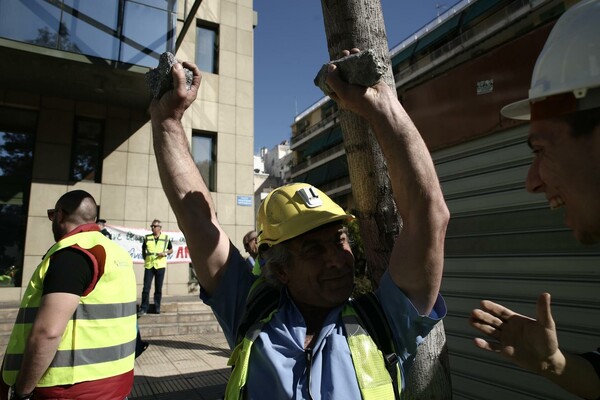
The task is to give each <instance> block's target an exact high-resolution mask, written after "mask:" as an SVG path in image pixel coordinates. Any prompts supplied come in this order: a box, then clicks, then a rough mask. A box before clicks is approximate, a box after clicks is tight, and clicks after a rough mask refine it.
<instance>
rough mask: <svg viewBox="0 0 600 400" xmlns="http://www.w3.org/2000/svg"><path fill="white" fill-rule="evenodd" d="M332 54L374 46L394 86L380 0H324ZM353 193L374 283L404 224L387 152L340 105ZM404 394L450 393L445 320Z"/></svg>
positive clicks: (437, 395) (430, 395) (428, 340)
mask: <svg viewBox="0 0 600 400" xmlns="http://www.w3.org/2000/svg"><path fill="white" fill-rule="evenodd" d="M321 6H322V9H323V19H324V23H325V33H326V35H327V45H328V49H329V56H330V58H331V59H332V60H334V59H337V58H339V57H340V56H341V52H342V50H344V49H348V50H349V49H351V48H354V47H357V48H359V49H361V50H366V49H372V50H373V51H374V52H375V54H376V55H377V57H379V58H380V59H381V60H382V62H384V63H385V64H387V65H388V69H387V72H386V73H385V75H384V76H383V78H382V79H383V80H384V82H385V83H386V84H388V85H389V86H390V87H391V88H393V89H394V92H395V91H396V90H395V84H394V77H393V75H392V67H391V62H390V56H389V49H388V43H387V37H386V33H385V25H384V22H383V14H382V10H381V2H380V0H321ZM340 125H341V128H342V132H343V137H344V148H345V150H346V157H347V160H348V169H349V174H350V182H351V185H352V194H353V197H354V202H355V204H356V214H357V217H358V221H359V226H360V234H361V238H362V240H363V244H364V250H365V258H366V259H367V265H368V268H369V272H370V274H371V280H372V282H373V285H374V287H377V286H378V284H379V280H380V278H381V276H382V275H383V273H384V271H385V269H386V268H387V266H388V262H389V258H390V254H391V251H392V248H393V245H394V241H395V239H396V237H397V235H398V234H399V232H400V230H401V229H402V221H401V220H400V217H399V216H398V213H397V210H396V205H395V202H394V200H393V197H392V193H391V183H390V178H389V176H388V173H387V167H386V164H385V160H384V158H383V154H382V152H381V149H380V148H379V145H378V143H377V141H376V139H375V136H374V135H373V133H372V132H371V131H370V127H369V125H368V123H367V122H366V121H365V120H363V119H362V118H360V117H359V116H357V115H355V114H353V113H351V112H349V111H346V110H341V111H340ZM402 398H403V399H411V400H412V399H419V400H420V399H450V398H452V388H451V382H450V371H449V368H448V352H447V348H446V336H445V333H444V326H443V323H442V322H441V321H440V323H438V324H437V325H436V327H435V328H434V330H433V331H432V332H431V333H430V334H429V335H428V336H427V338H426V340H425V342H424V343H423V345H422V346H420V347H419V350H418V352H417V356H416V359H415V362H414V364H413V366H412V369H411V373H410V374H409V376H408V379H407V382H406V389H405V391H404V392H403V395H402Z"/></svg>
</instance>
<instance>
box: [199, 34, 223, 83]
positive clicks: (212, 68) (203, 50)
mask: <svg viewBox="0 0 600 400" xmlns="http://www.w3.org/2000/svg"><path fill="white" fill-rule="evenodd" d="M218 57H219V34H218V31H217V28H216V27H215V28H213V27H209V26H207V25H198V26H197V27H196V65H197V66H198V68H200V70H201V71H205V72H210V73H211V74H218V73H219V71H218V69H219V62H218Z"/></svg>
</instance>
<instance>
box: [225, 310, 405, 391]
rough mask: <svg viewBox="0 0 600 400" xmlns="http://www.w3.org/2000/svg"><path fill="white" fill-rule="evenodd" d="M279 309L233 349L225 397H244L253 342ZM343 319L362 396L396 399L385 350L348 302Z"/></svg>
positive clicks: (398, 373) (250, 331)
mask: <svg viewBox="0 0 600 400" xmlns="http://www.w3.org/2000/svg"><path fill="white" fill-rule="evenodd" d="M276 311H277V310H275V311H273V312H272V313H271V314H270V315H269V316H268V317H267V318H265V319H263V320H261V321H258V322H256V323H255V324H254V325H253V326H251V327H250V329H248V332H247V333H246V336H245V337H244V339H243V340H242V341H241V342H240V343H239V344H238V345H237V346H236V347H235V349H233V352H232V354H231V357H230V358H229V361H228V363H227V365H229V366H233V371H232V373H231V376H230V378H229V382H228V383H227V388H226V389H225V399H227V400H238V399H244V398H245V391H246V383H247V379H248V366H249V365H250V353H251V350H252V345H253V343H254V341H255V340H256V338H257V337H258V335H259V333H260V332H261V330H262V327H263V326H264V325H265V324H267V323H268V322H269V321H270V320H271V317H272V316H273V314H275V312H276ZM342 320H343V322H344V326H345V327H346V334H347V336H346V340H347V341H348V347H349V348H350V354H351V356H352V363H353V364H354V371H355V373H356V378H357V381H358V387H359V389H360V393H361V395H362V398H363V399H364V400H381V399H394V396H395V394H394V387H393V386H392V379H391V377H390V373H389V372H388V370H387V369H386V366H385V360H384V358H383V354H382V353H381V351H380V350H379V349H378V347H377V345H376V344H375V342H374V341H373V339H371V336H369V334H368V333H367V332H366V331H365V330H364V329H363V328H362V326H361V324H360V320H359V318H358V316H357V314H356V312H355V311H354V309H353V308H352V306H351V305H350V304H348V303H347V304H346V305H345V306H344V308H343V310H342ZM395 373H396V374H397V382H398V393H400V391H401V388H402V385H401V373H400V368H399V366H396V367H395Z"/></svg>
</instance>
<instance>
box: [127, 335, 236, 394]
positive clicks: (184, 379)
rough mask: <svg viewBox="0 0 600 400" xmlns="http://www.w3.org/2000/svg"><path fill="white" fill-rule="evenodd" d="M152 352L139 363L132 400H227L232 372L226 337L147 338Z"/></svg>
mask: <svg viewBox="0 0 600 400" xmlns="http://www.w3.org/2000/svg"><path fill="white" fill-rule="evenodd" d="M144 340H145V341H147V342H149V343H150V346H149V347H148V349H147V350H146V351H145V352H144V353H143V354H142V355H140V356H139V357H138V358H137V359H136V362H135V383H134V386H133V390H132V392H131V395H130V396H129V399H130V400H216V399H221V398H223V394H224V392H225V386H226V384H227V379H228V378H229V374H230V368H229V367H227V360H228V358H229V347H228V346H227V341H226V340H225V337H224V336H223V334H222V333H206V334H197V335H185V336H163V337H156V338H146V337H144Z"/></svg>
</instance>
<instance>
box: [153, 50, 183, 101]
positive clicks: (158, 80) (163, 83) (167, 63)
mask: <svg viewBox="0 0 600 400" xmlns="http://www.w3.org/2000/svg"><path fill="white" fill-rule="evenodd" d="M175 63H177V59H176V58H175V56H174V55H173V54H171V53H169V52H166V53H162V54H161V55H160V59H159V61H158V67H156V68H155V69H153V70H150V71H148V72H146V84H147V85H148V88H150V92H152V96H153V97H154V98H155V99H160V98H161V97H162V95H163V94H165V92H167V91H169V90H171V89H173V76H172V75H171V69H172V68H173V65H175ZM183 72H185V84H186V87H187V89H188V90H190V88H191V87H192V80H193V78H194V74H193V73H192V71H191V70H189V69H187V68H184V69H183Z"/></svg>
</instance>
